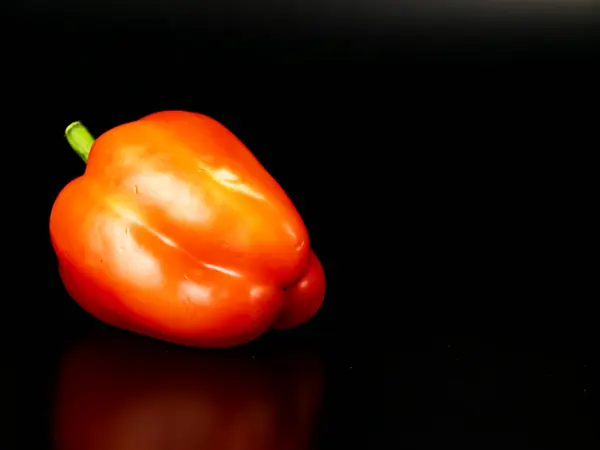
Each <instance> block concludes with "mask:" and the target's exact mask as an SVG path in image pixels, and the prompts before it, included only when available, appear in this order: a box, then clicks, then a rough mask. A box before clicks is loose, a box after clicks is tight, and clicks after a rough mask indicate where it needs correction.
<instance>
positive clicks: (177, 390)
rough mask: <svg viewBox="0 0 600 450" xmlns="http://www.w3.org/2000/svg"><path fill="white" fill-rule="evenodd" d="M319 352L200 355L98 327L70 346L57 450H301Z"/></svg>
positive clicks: (312, 416)
mask: <svg viewBox="0 0 600 450" xmlns="http://www.w3.org/2000/svg"><path fill="white" fill-rule="evenodd" d="M323 376H324V373H323V367H322V361H321V359H320V355H319V354H318V352H316V349H314V348H312V347H311V346H306V345H300V346H298V345H294V346H290V347H286V348H285V349H283V348H280V347H279V348H273V347H265V346H253V347H252V348H244V349H241V350H231V351H202V350H196V349H188V348H180V347H174V346H171V345H166V344H163V343H160V342H157V341H153V340H150V339H145V338H142V337H138V336H134V335H132V334H129V333H125V332H119V331H116V330H110V329H103V330H102V331H99V332H97V333H94V334H91V335H87V336H85V337H83V338H81V339H77V340H76V341H75V342H73V343H71V344H70V345H68V347H67V348H66V349H65V352H64V353H63V355H62V357H61V362H60V367H59V375H58V379H57V384H56V390H55V401H54V406H53V420H52V422H53V433H52V434H53V441H54V448H55V449H56V450H81V449H86V450H138V449H145V450H162V449H165V450H188V449H201V448H207V449H231V450H270V449H273V450H274V449H289V450H308V449H309V448H312V445H311V444H312V442H313V440H314V434H315V430H314V427H315V426H316V423H317V418H318V413H319V408H320V406H321V402H322V395H323V389H324V379H323Z"/></svg>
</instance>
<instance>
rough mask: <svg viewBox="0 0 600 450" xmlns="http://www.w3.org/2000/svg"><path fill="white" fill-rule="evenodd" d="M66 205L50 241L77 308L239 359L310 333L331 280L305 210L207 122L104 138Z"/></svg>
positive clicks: (73, 136) (130, 128) (88, 141)
mask: <svg viewBox="0 0 600 450" xmlns="http://www.w3.org/2000/svg"><path fill="white" fill-rule="evenodd" d="M66 136H67V140H68V141H69V143H70V144H71V146H72V147H73V149H74V150H75V151H76V152H77V153H78V154H79V155H80V156H81V158H82V159H83V160H84V162H87V167H86V170H85V174H84V175H83V176H81V177H79V178H76V179H75V180H73V181H71V182H70V183H69V184H68V185H67V186H66V187H65V188H64V189H63V190H62V191H61V193H60V194H59V196H58V198H57V199H56V201H55V203H54V206H53V208H52V213H51V216H50V235H51V239H52V244H53V247H54V250H55V252H56V255H57V257H58V261H59V272H60V276H61V278H62V281H63V284H64V286H65V288H66V290H67V292H68V293H69V294H70V296H71V297H72V298H73V299H74V300H75V301H76V302H77V303H78V304H79V305H80V306H81V307H82V308H83V309H84V310H86V311H87V312H88V313H90V314H92V315H93V316H95V317H96V318H98V319H100V320H101V321H103V322H106V323H108V324H110V325H112V326H115V327H118V328H123V329H127V330H130V331H133V332H136V333H140V334H145V335H149V336H152V337H154V338H157V339H162V340H165V341H170V342H173V343H178V344H183V345H189V346H198V347H228V346H235V345H239V344H243V343H246V342H248V341H251V340H253V339H255V338H257V337H258V336H260V335H262V334H263V333H265V332H266V331H267V330H269V329H271V328H274V329H285V328H293V327H296V326H299V325H300V324H302V323H304V322H306V321H307V320H308V319H310V318H311V317H312V316H313V315H314V314H315V313H316V312H317V311H318V309H319V308H320V306H321V304H322V302H323V298H324V294H325V275H324V272H323V268H322V266H321V263H320V262H319V259H318V258H317V256H316V255H315V253H314V252H313V251H312V250H311V247H310V243H309V236H308V232H307V230H306V228H305V225H304V223H303V221H302V219H301V217H300V215H299V214H298V212H297V210H296V209H295V207H294V205H293V204H292V202H291V201H290V199H289V198H288V196H287V195H286V194H285V192H284V191H283V189H282V188H281V187H280V186H279V184H278V183H277V182H276V181H275V180H274V179H273V178H272V177H271V175H269V173H268V172H267V171H266V170H265V168H264V167H263V166H262V165H261V164H260V163H259V161H258V160H257V159H256V158H255V157H254V155H253V154H252V153H251V152H250V151H249V150H248V149H247V148H246V147H245V146H244V144H242V143H241V142H240V141H239V140H238V139H237V138H236V137H235V136H234V135H233V133H231V132H230V131H229V130H227V129H226V128H225V127H224V126H223V125H221V124H220V123H219V122H217V121H215V120H214V119H211V118H209V117H207V116H204V115H201V114H195V113H189V112H178V111H169V112H160V113H155V114H151V115H149V116H146V117H144V118H142V119H140V120H138V121H135V122H131V123H127V124H124V125H121V126H118V127H116V128H113V129H112V130H110V131H108V132H106V133H104V134H103V135H102V136H100V137H99V138H98V139H97V140H95V141H94V138H93V137H92V136H91V135H90V134H89V132H88V131H87V130H86V129H85V127H84V126H83V125H82V124H80V123H79V122H76V123H74V124H72V125H71V126H69V128H67V131H66Z"/></svg>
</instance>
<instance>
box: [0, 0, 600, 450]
mask: <svg viewBox="0 0 600 450" xmlns="http://www.w3.org/2000/svg"><path fill="white" fill-rule="evenodd" d="M71 3H72V4H71ZM71 3H68V2H62V3H60V2H59V3H52V4H50V3H44V2H41V1H40V2H22V3H21V4H20V6H19V7H18V9H17V14H16V15H15V16H14V17H13V16H11V19H10V23H9V28H8V29H10V32H11V35H10V36H9V39H8V40H7V41H6V48H7V51H6V55H5V62H6V61H7V64H6V66H5V69H4V71H5V72H6V73H7V74H8V76H9V78H12V77H14V79H11V80H10V81H8V82H7V84H6V85H5V101H6V103H5V108H6V110H5V113H6V114H7V116H8V121H7V122H5V125H7V128H6V136H7V139H8V140H7V141H6V144H5V146H4V149H3V151H4V158H5V159H4V160H5V166H4V167H5V170H4V174H5V176H4V182H5V183H6V184H7V187H6V188H5V191H6V197H5V199H4V200H5V214H6V215H5V216H4V217H5V218H4V223H5V225H4V226H5V227H8V229H7V235H6V236H7V237H6V240H5V241H6V242H5V247H6V252H7V255H9V256H7V258H8V264H9V265H10V269H9V270H10V271H9V272H6V273H8V274H10V275H9V276H7V277H6V280H5V283H6V286H7V288H6V289H7V290H6V297H5V300H4V301H5V302H6V304H7V305H9V308H11V309H12V306H13V305H14V306H16V307H17V308H18V309H19V312H18V313H16V314H17V315H16V317H17V320H14V321H13V320H12V319H11V318H10V317H11V315H10V314H12V313H10V314H9V313H8V312H7V313H6V314H7V319H6V320H5V323H6V328H7V330H10V331H9V336H11V338H10V339H9V340H8V341H7V344H6V348H7V349H8V352H7V353H10V354H13V353H14V354H15V355H16V358H15V359H14V363H13V362H12V361H13V360H12V359H10V360H9V359H6V360H5V361H7V363H6V365H7V367H8V370H7V371H6V372H5V373H7V374H8V376H9V377H11V378H10V380H9V383H8V384H6V385H7V386H9V388H8V389H7V392H8V394H9V398H10V400H11V401H10V402H9V404H11V405H12V404H13V402H12V400H13V399H14V400H16V403H14V404H15V405H16V413H17V414H16V417H17V418H18V419H17V426H16V431H17V434H16V435H17V436H18V440H17V443H16V444H13V445H16V447H15V448H34V446H35V448H50V445H51V444H50V443H51V440H52V439H51V435H52V427H51V421H50V417H51V416H52V404H53V401H54V398H55V392H54V386H55V382H56V379H57V376H58V375H57V374H58V373H59V370H58V369H59V367H60V361H61V355H62V354H63V351H64V349H65V348H67V347H68V346H69V345H70V344H71V343H73V342H78V340H80V339H82V336H83V335H84V334H85V333H87V332H89V331H90V330H96V329H103V326H102V325H101V324H98V323H97V322H96V321H95V320H94V319H92V318H90V317H88V316H87V315H86V314H84V313H83V312H81V310H79V309H78V307H77V306H76V305H75V303H74V302H73V301H72V300H71V299H70V298H69V297H68V296H67V294H66V293H65V292H64V290H63V288H62V285H61V282H60V279H59V277H58V274H57V269H56V260H55V256H54V253H53V251H52V248H51V246H50V242H49V237H48V218H49V213H50V209H51V207H52V204H53V201H54V199H55V198H56V196H57V194H58V193H59V192H60V190H61V189H62V187H63V186H64V185H66V184H67V183H68V182H69V181H70V180H71V179H73V178H74V177H77V176H79V175H80V174H81V173H82V172H83V170H84V168H83V166H82V163H81V161H80V160H79V159H78V158H77V156H76V155H75V154H74V153H72V152H71V151H70V149H69V147H68V145H67V143H66V142H65V140H64V137H63V130H64V128H65V126H66V125H68V124H69V123H71V122H73V121H74V120H81V121H83V122H84V123H85V124H86V125H87V127H88V128H89V129H90V130H91V131H92V133H94V134H96V135H99V134H100V133H102V132H103V131H106V130H108V129H110V128H112V127H114V126H116V125H119V124H121V123H124V122H128V121H132V120H136V119H138V118H140V117H142V116H144V115H146V114H149V113H152V112H156V111H160V110H167V109H183V110H190V111H196V112H201V113H204V114H207V115H209V116H212V117H214V118H215V119H217V120H219V121H220V122H222V123H223V124H225V125H226V126H227V127H228V128H229V129H230V130H232V131H233V132H234V133H235V134H236V135H237V136H238V137H239V138H240V139H241V140H242V141H243V142H244V143H245V144H246V145H247V146H248V147H249V148H250V149H251V150H252V152H253V153H254V154H255V155H256V156H257V157H258V158H259V160H260V161H261V162H262V163H263V164H264V165H265V167H266V168H267V169H268V170H269V171H270V172H271V174H272V175H273V176H274V177H275V178H276V179H277V180H278V181H279V182H280V184H281V185H282V186H283V188H284V189H285V190H286V191H287V192H288V195H289V196H290V198H291V199H292V200H293V201H294V203H295V204H296V206H297V208H298V210H299V211H300V213H301V214H302V216H303V218H304V219H305V223H306V225H307V227H308V229H309V232H310V234H311V239H312V242H313V246H314V248H315V251H316V252H317V253H318V254H319V256H320V257H321V259H322V262H323V265H324V267H325V271H326V275H327V281H328V292H327V297H326V301H325V304H324V306H323V308H322V310H321V311H320V312H319V314H318V316H317V317H315V318H314V319H313V320H312V321H311V322H310V323H309V324H307V325H306V326H304V327H303V328H302V329H299V330H296V331H294V332H293V333H287V334H286V335H285V336H281V335H280V334H277V333H273V334H269V335H267V336H266V337H265V339H264V340H262V341H261V342H263V343H266V344H265V345H272V346H275V347H277V351H279V352H281V358H285V357H286V345H285V343H286V342H288V340H289V341H290V342H291V341H293V342H294V343H295V344H298V343H300V344H301V345H308V346H310V347H311V348H312V347H314V348H316V349H318V350H315V351H317V352H318V353H319V355H321V357H322V360H323V363H324V365H325V368H326V381H327V389H326V393H325V400H326V401H325V403H324V407H323V414H322V417H321V419H320V423H321V426H320V428H319V430H320V431H319V432H318V433H317V434H318V439H317V440H318V442H317V443H316V444H315V445H316V446H317V447H319V448H338V447H339V448H342V446H347V445H356V446H359V445H360V446H362V447H364V448H375V447H376V446H379V445H383V444H384V443H386V442H389V443H393V444H394V445H395V446H397V447H399V448H404V447H410V446H413V447H416V448H426V447H427V446H428V445H431V441H433V440H435V441H437V440H439V439H441V442H444V441H445V442H446V443H450V442H456V443H457V445H464V444H466V443H477V444H478V445H489V444H491V443H492V442H503V443H508V442H511V443H513V442H517V441H518V442H524V443H526V445H528V446H531V447H533V446H535V445H536V444H538V443H540V442H542V441H545V440H557V439H562V438H564V439H565V441H564V442H565V443H567V444H568V445H570V446H576V447H579V446H581V447H585V448H587V447H590V448H591V447H592V446H593V445H594V442H595V436H594V433H595V430H594V429H595V424H596V422H595V419H596V418H597V413H598V409H597V405H596V404H595V403H594V399H597V395H598V394H597V387H598V384H597V381H596V377H597V376H598V373H599V372H598V356H597V344H598V335H597V333H598V332H597V320H596V315H595V313H593V310H594V306H595V305H594V304H595V302H597V298H598V295H597V288H596V286H594V284H595V283H594V282H593V281H594V280H595V278H592V277H593V276H594V277H595V276H596V273H597V269H596V267H597V263H596V262H595V261H596V260H597V252H595V251H594V250H593V242H594V241H593V240H592V236H595V235H596V234H597V232H595V233H592V231H593V230H597V227H595V225H594V223H593V222H592V218H593V217H594V214H593V213H594V211H595V210H596V209H597V207H596V206H597V200H596V198H595V196H594V189H593V184H594V182H595V181H596V179H597V174H596V173H597V169H595V167H597V166H592V165H591V162H590V161H591V159H590V158H591V157H592V156H593V154H594V153H596V151H597V148H598V138H597V123H598V113H597V111H598V96H597V94H598V81H597V80H598V77H597V75H598V73H597V69H596V56H595V52H596V51H597V44H598V32H597V30H598V27H597V25H598V20H597V14H596V12H595V11H594V10H593V9H592V6H590V5H593V4H585V3H583V2H575V3H578V5H575V6H573V5H571V6H565V5H566V3H565V4H563V5H560V4H558V5H557V2H554V3H552V2H548V4H545V3H544V2H534V3H536V5H537V6H535V5H534V3H531V5H523V4H521V6H518V7H516V6H514V5H513V6H511V5H510V4H508V5H506V4H505V5H500V6H498V5H496V6H494V7H492V6H489V5H488V6H485V7H484V6H482V5H479V6H477V4H476V3H475V2H467V1H464V2H458V3H456V4H455V6H454V7H451V6H446V7H444V8H442V6H440V4H436V3H427V2H426V3H421V6H418V5H419V4H417V3H416V2H404V3H401V4H400V3H399V4H398V5H396V7H392V6H386V5H384V4H379V3H377V2H372V3H368V4H369V5H371V6H369V7H367V6H362V7H361V6H360V5H358V4H357V5H354V4H350V3H349V4H347V5H346V6H345V7H342V6H341V5H336V4H334V3H324V4H316V3H315V4H314V5H313V4H311V3H303V4H292V3H289V4H287V3H285V2H284V3H281V4H277V5H275V4H273V5H270V4H268V3H267V2H263V3H257V4H256V6H243V5H242V4H241V3H240V4H236V3H235V2H227V3H226V4H225V3H221V4H220V6H218V5H217V4H211V3H210V2H209V3H206V4H204V3H202V5H203V6H194V5H193V4H192V3H191V2H185V1H180V2H174V3H171V4H169V5H167V4H166V3H164V4H162V5H161V4H158V3H157V4H155V6H152V7H150V6H144V5H142V4H141V3H139V4H137V3H135V2H124V3H123V2H121V3H120V5H121V6H112V7H111V6H108V5H106V4H103V3H101V2H93V3H92V2H89V3H87V4H80V3H78V4H75V3H74V2H71ZM253 5H254V3H253ZM423 5H425V6H423ZM427 5H428V6H427ZM548 5H549V6H548ZM576 6H578V8H579V9H577V8H576ZM7 59H8V60H7ZM13 102H14V103H13ZM74 226H76V224H74ZM11 285H12V287H11ZM21 310H22V311H21ZM281 342H283V343H284V345H281ZM261 345H262V344H261ZM8 361H10V362H8ZM15 368H16V370H13V369H15ZM13 374H17V375H18V382H19V384H18V386H19V389H18V390H17V391H15V390H14V389H12V388H11V386H12V384H11V383H12V381H11V380H12V375H13ZM240 376H242V377H243V374H242V375H240ZM15 392H16V394H14V393H15ZM10 395H14V397H10ZM13 411H14V410H13V409H10V411H9V415H10V417H12V418H14V417H15V415H14V414H12V412H13ZM13 422H14V421H13ZM13 422H10V421H9V422H8V423H9V427H13ZM83 450H85V449H83ZM107 450H109V449H107Z"/></svg>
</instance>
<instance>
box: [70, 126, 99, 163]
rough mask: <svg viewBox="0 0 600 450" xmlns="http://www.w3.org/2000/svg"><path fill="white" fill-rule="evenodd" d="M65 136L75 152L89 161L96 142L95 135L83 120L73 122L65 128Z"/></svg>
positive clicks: (85, 160) (84, 160)
mask: <svg viewBox="0 0 600 450" xmlns="http://www.w3.org/2000/svg"><path fill="white" fill-rule="evenodd" d="M65 137H66V138H67V141H68V142H69V145H70V146H71V148H72V149H73V150H74V151H75V153H77V154H78V155H79V157H80V158H81V159H82V160H83V162H84V163H87V160H88V156H89V154H90V150H91V149H92V145H93V144H94V140H95V139H94V136H92V135H91V134H90V132H89V131H88V129H87V128H86V127H85V126H84V125H83V124H82V123H81V122H73V123H72V124H71V125H69V126H68V127H67V129H66V130H65Z"/></svg>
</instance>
